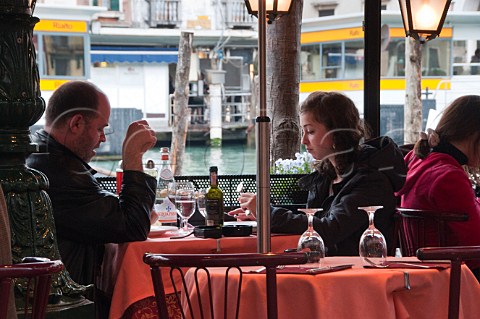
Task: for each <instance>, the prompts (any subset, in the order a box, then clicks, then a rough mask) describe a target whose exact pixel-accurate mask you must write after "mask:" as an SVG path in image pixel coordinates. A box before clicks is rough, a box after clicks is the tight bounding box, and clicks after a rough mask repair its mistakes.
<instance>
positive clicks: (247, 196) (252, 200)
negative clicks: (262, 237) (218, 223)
mask: <svg viewBox="0 0 480 319" xmlns="http://www.w3.org/2000/svg"><path fill="white" fill-rule="evenodd" d="M238 201H239V202H240V208H237V209H234V210H232V211H229V212H228V213H227V214H228V215H229V216H233V217H235V218H236V219H237V220H255V219H256V215H257V213H256V209H257V195H256V194H253V193H240V197H238Z"/></svg>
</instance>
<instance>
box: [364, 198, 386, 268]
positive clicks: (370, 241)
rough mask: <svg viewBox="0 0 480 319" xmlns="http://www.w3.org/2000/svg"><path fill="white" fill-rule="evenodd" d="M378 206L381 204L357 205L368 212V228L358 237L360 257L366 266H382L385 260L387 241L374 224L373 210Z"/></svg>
mask: <svg viewBox="0 0 480 319" xmlns="http://www.w3.org/2000/svg"><path fill="white" fill-rule="evenodd" d="M380 208H383V206H366V207H358V209H360V210H363V211H365V212H367V214H368V228H367V229H366V230H365V231H364V232H363V234H362V237H360V243H359V246H358V250H359V253H360V257H361V258H362V262H363V264H364V265H366V266H383V265H385V262H386V261H387V241H386V240H385V237H384V236H383V234H382V233H381V232H380V231H379V230H378V229H377V228H375V224H374V216H375V212H376V211H377V210H378V209H380Z"/></svg>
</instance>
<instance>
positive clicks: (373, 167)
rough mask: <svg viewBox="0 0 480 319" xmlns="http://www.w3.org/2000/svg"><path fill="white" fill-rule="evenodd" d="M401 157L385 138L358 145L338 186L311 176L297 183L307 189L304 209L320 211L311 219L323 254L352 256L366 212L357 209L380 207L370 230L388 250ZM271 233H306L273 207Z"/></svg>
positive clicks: (301, 222) (298, 221) (302, 219)
mask: <svg viewBox="0 0 480 319" xmlns="http://www.w3.org/2000/svg"><path fill="white" fill-rule="evenodd" d="M406 172H407V170H406V166H405V162H404V160H403V155H402V153H401V151H400V150H399V149H398V147H397V145H396V144H395V143H394V142H393V141H392V140H391V139H390V138H389V137H379V138H376V139H373V140H370V141H368V142H366V143H364V144H362V148H361V150H360V152H359V153H358V155H357V157H356V159H355V160H354V164H353V167H352V169H351V170H350V171H349V172H348V173H347V174H346V176H344V178H343V181H342V182H341V183H339V184H336V185H334V187H333V189H332V191H333V193H331V192H330V185H331V183H332V180H331V179H330V178H328V177H327V176H325V175H322V174H320V173H318V172H314V173H312V174H310V175H307V176H305V177H303V178H302V179H300V180H299V185H300V187H302V188H304V189H307V190H309V196H308V203H307V206H308V207H311V208H323V212H318V213H317V214H316V217H314V228H315V230H316V231H317V232H318V233H319V234H320V236H321V237H322V239H323V241H324V242H325V247H327V255H329V256H335V255H343V256H358V244H359V241H360V237H361V235H362V233H363V232H364V231H365V229H367V227H368V217H367V213H366V212H364V211H361V210H359V209H358V207H361V206H374V205H375V206H377V205H381V206H383V209H381V210H378V211H377V213H376V214H375V226H376V227H377V228H378V229H379V230H380V231H381V232H382V233H383V235H384V236H385V238H386V240H387V246H388V247H387V248H390V247H391V245H392V240H393V230H394V213H395V207H396V203H397V199H396V198H395V194H394V193H395V192H396V191H398V190H399V189H401V188H402V186H403V184H404V183H405V177H406ZM271 216H272V217H271V229H272V232H278V233H294V234H301V233H303V232H304V231H305V230H306V229H307V216H305V215H303V214H294V213H292V212H291V211H289V210H286V209H284V208H273V209H272V215H271Z"/></svg>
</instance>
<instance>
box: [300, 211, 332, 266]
mask: <svg viewBox="0 0 480 319" xmlns="http://www.w3.org/2000/svg"><path fill="white" fill-rule="evenodd" d="M298 210H299V211H301V212H304V213H305V214H306V215H307V216H308V228H307V230H306V231H305V232H304V233H303V234H302V236H300V239H299V240H298V245H297V251H299V252H306V253H308V261H307V264H306V267H315V268H316V267H321V266H322V262H323V258H324V257H325V244H324V243H323V239H322V237H321V236H320V235H319V234H318V233H317V232H316V231H315V230H314V229H313V215H315V213H316V212H318V211H322V210H323V209H322V208H299V209H298Z"/></svg>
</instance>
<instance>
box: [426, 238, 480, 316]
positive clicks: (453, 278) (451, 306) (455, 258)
mask: <svg viewBox="0 0 480 319" xmlns="http://www.w3.org/2000/svg"><path fill="white" fill-rule="evenodd" d="M417 258H418V259H420V260H450V262H451V269H450V287H449V291H448V319H458V317H459V309H460V284H461V266H462V263H463V262H464V261H466V260H480V246H456V247H425V248H420V249H418V251H417Z"/></svg>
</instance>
